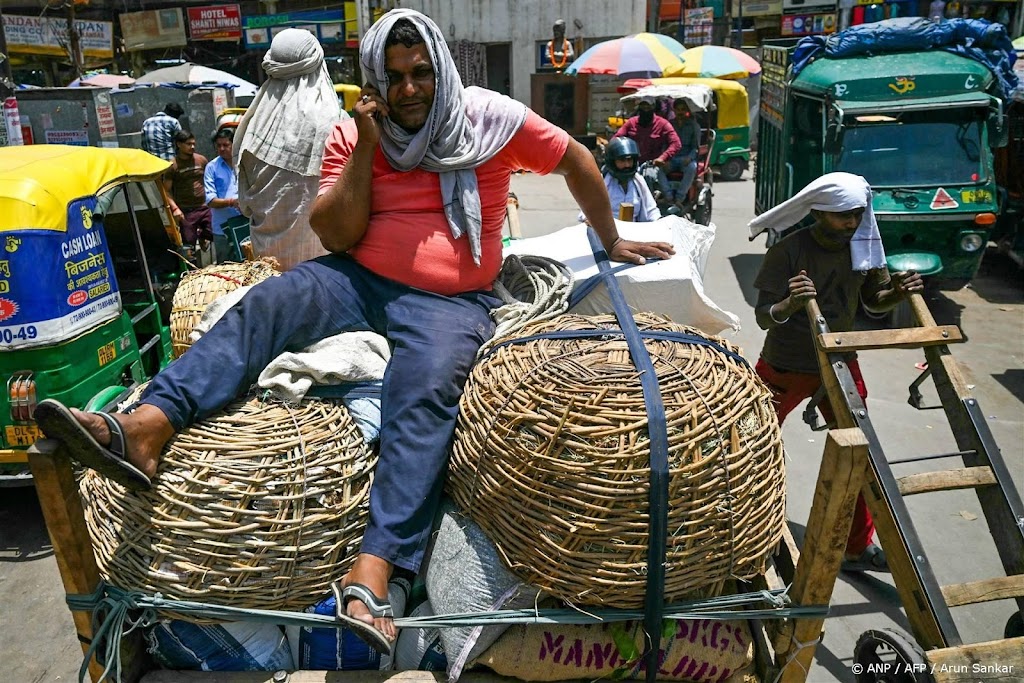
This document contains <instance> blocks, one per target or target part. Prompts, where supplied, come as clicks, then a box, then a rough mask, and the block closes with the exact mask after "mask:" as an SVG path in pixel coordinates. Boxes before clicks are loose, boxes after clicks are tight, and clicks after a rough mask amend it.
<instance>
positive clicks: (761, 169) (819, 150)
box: [755, 19, 1016, 289]
mask: <svg viewBox="0 0 1024 683" xmlns="http://www.w3.org/2000/svg"><path fill="white" fill-rule="evenodd" d="M1014 58H1015V55H1014V54H1013V51H1012V48H1011V47H1010V41H1009V39H1008V38H1007V36H1006V32H1005V29H1004V28H1003V27H1002V26H1000V25H998V24H989V23H988V22H985V21H976V20H951V21H946V22H941V23H939V24H933V23H931V22H927V21H924V20H921V19H902V20H888V21H884V22H878V23H877V24H871V25H865V26H858V27H855V28H853V29H847V30H846V31H842V32H840V33H837V34H835V35H833V36H830V37H828V38H824V37H820V36H815V37H813V38H812V39H803V40H801V41H800V42H799V43H796V42H794V41H768V42H767V43H766V44H765V45H764V49H763V67H764V72H763V74H762V79H761V105H760V107H761V116H760V127H759V131H758V136H759V137H758V140H759V151H758V157H759V158H758V161H757V169H756V173H755V183H756V199H755V210H756V212H757V213H761V212H763V211H767V210H768V209H771V208H772V207H774V206H776V205H778V204H779V203H781V202H783V201H785V200H786V199H789V198H790V197H792V196H793V195H794V194H795V193H796V192H798V191H799V190H800V189H801V188H803V187H804V186H805V185H807V183H809V182H810V181H811V180H813V179H815V178H817V177H819V176H821V175H823V174H825V173H829V172H832V171H845V172H848V173H855V174H858V175H861V176H864V177H865V178H866V179H867V180H868V182H869V183H871V185H872V188H873V189H874V198H873V203H872V206H873V208H874V212H875V215H876V216H877V217H878V223H879V229H880V231H881V235H882V240H883V244H884V247H885V252H886V256H887V261H888V265H889V269H890V270H892V271H904V270H909V269H913V270H917V271H918V272H920V273H922V274H923V275H926V276H928V278H929V280H930V281H931V283H932V284H935V285H938V286H940V287H942V288H949V289H955V288H959V287H961V286H963V285H964V284H966V283H967V282H968V281H969V280H970V279H971V278H972V277H973V276H974V274H975V273H976V272H977V269H978V266H979V264H980V262H981V258H982V256H983V254H984V252H985V246H986V244H987V243H988V240H989V237H990V234H991V231H992V230H993V226H994V225H995V223H996V220H997V216H998V213H999V189H998V187H997V182H996V175H995V169H994V156H993V150H994V149H995V148H999V147H1001V146H1003V145H1005V144H1006V134H1007V121H1006V114H1005V106H1004V102H1005V98H1006V96H1007V94H1008V91H1009V89H1010V88H1012V87H1014V86H1015V85H1016V77H1015V76H1014V75H1013V72H1012V65H1013V59H1014ZM785 227H787V226H780V229H782V228H785Z"/></svg>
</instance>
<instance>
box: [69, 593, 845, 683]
mask: <svg viewBox="0 0 1024 683" xmlns="http://www.w3.org/2000/svg"><path fill="white" fill-rule="evenodd" d="M66 600H67V604H68V607H69V608H71V609H72V610H73V611H76V612H83V611H92V612H93V621H92V629H93V639H92V642H91V643H90V644H89V649H88V651H87V652H86V654H85V658H84V660H83V663H82V666H81V668H80V669H79V673H78V680H79V683H84V681H85V680H86V676H88V667H89V662H90V660H91V659H92V658H93V656H96V658H97V661H99V662H100V663H101V664H103V666H104V670H103V674H102V675H101V677H100V678H99V679H98V680H97V681H96V683H101V682H102V681H110V680H114V681H120V680H121V669H122V667H121V642H122V639H123V638H124V636H126V635H128V634H130V633H132V632H133V631H135V630H136V629H138V628H147V627H149V626H152V625H153V624H155V623H156V622H157V621H158V620H159V613H160V612H170V613H173V614H188V615H195V616H198V617H202V618H204V619H213V620H216V621H243V620H244V621H253V622H258V623H271V624H276V625H291V626H299V627H309V628H337V627H338V626H339V624H338V622H337V620H336V619H335V617H333V616H331V615H326V614H314V613H308V612H292V611H284V610H262V609H249V608H243V607H228V606H224V605H213V604H209V603H203V602H197V601H190V600H176V599H172V598H167V597H164V596H163V595H161V594H160V593H156V594H153V595H147V594H145V593H142V592H140V591H127V590H123V589H121V588H118V587H116V586H112V585H110V584H107V583H105V582H103V581H101V582H100V585H99V586H98V587H97V589H96V591H94V592H93V593H91V594H88V595H67V596H66ZM131 612H139V614H138V615H137V616H134V617H133V616H132V615H131V614H130V613H131ZM827 614H828V605H814V606H799V607H794V606H793V605H792V603H791V600H790V598H789V595H788V588H787V589H774V590H760V591H753V592H749V593H740V594H735V595H724V596H718V597H714V598H706V599H703V600H693V601H688V602H683V603H679V604H676V605H668V606H666V607H665V618H666V619H671V620H695V619H717V620H727V619H788V618H794V617H795V618H821V617H825V616H827ZM643 616H644V612H643V611H640V610H626V609H611V608H597V609H591V610H589V611H586V612H584V611H581V610H579V609H572V608H559V609H536V608H534V609H518V610H492V611H490V612H471V613H463V614H447V615H433V616H420V617H401V618H397V619H395V626H396V627H398V628H417V629H422V628H456V627H473V626H489V625H498V624H505V625H512V624H595V623H614V622H621V621H635V620H638V619H641V618H642V617H643ZM803 645H804V646H806V645H810V643H806V644H803ZM111 676H113V678H111Z"/></svg>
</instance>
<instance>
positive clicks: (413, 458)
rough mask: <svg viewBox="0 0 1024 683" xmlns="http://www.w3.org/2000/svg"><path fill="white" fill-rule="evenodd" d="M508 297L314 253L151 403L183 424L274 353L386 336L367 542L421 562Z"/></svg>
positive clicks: (265, 286)
mask: <svg viewBox="0 0 1024 683" xmlns="http://www.w3.org/2000/svg"><path fill="white" fill-rule="evenodd" d="M500 303H501V302H500V301H499V300H498V299H496V298H494V297H492V296H490V295H488V294H485V293H480V292H474V293H469V294H464V295H461V296H457V297H447V296H441V295H439V294H432V293H430V292H424V291H422V290H416V289H412V288H410V287H406V286H404V285H401V284H398V283H396V282H393V281H390V280H386V279H384V278H381V277H378V276H376V275H374V274H372V273H370V272H369V271H367V270H366V269H365V268H363V267H362V266H360V265H358V264H356V263H355V262H354V261H353V260H352V259H350V258H348V257H345V256H340V257H339V256H324V257H321V258H319V259H315V260H313V261H306V262H305V263H302V264H299V265H298V266H296V267H295V268H294V269H292V270H290V271H288V272H287V273H285V274H284V275H282V276H281V277H277V278H271V279H269V280H266V281H264V282H262V283H260V284H259V285H256V286H255V287H253V288H252V290H251V291H250V292H249V293H248V294H247V295H246V296H245V297H244V298H243V299H242V300H241V301H240V302H239V303H238V304H237V305H235V306H234V307H232V308H231V309H230V310H229V311H228V312H227V313H225V314H224V317H223V318H221V320H220V321H219V322H218V323H217V324H216V325H214V327H213V329H211V330H210V331H209V332H208V333H206V334H205V335H204V336H203V337H202V338H201V339H200V340H199V341H198V342H196V344H195V345H193V346H192V348H190V349H189V351H188V353H186V354H185V355H184V356H182V357H181V358H180V359H178V360H177V361H175V362H173V363H172V364H171V365H170V366H168V367H167V368H166V369H165V370H164V371H163V372H161V373H160V374H158V375H157V376H156V377H155V378H154V379H153V382H152V383H151V384H150V386H149V388H148V389H147V391H146V393H145V394H144V395H143V397H142V399H141V402H142V403H149V404H152V405H155V406H157V407H158V408H160V409H161V410H162V411H163V412H164V414H166V415H167V417H168V419H170V421H171V424H172V425H174V427H175V428H176V429H178V430H180V429H183V428H184V427H185V426H187V425H189V424H192V423H193V422H195V421H197V420H202V419H203V418H205V417H208V416H209V415H211V414H213V413H215V412H217V411H218V410H220V409H221V408H223V407H224V406H225V405H226V404H227V403H228V402H230V401H231V400H233V399H234V398H235V397H236V396H237V395H239V394H240V393H242V392H244V391H246V390H247V389H248V388H249V387H250V386H251V385H252V384H253V383H254V382H255V381H256V379H257V378H258V377H259V373H260V372H262V371H263V368H265V367H266V366H267V364H268V363H269V362H270V361H271V360H273V359H274V358H276V357H277V356H278V355H279V354H281V353H282V352H283V351H286V350H299V349H302V348H304V347H306V346H308V345H309V344H312V343H313V342H315V341H319V340H320V339H323V338H325V337H329V336H331V335H334V334H338V333H339V332H346V331H353V330H373V331H375V332H377V333H378V334H382V335H384V336H385V337H387V339H388V341H389V342H390V343H391V346H392V357H391V362H390V363H389V364H388V369H387V371H386V373H385V375H384V382H383V387H382V397H381V423H382V424H381V442H380V459H379V461H378V463H377V469H376V472H375V477H374V483H373V487H372V488H371V491H370V520H369V523H368V525H367V528H366V532H365V533H364V536H363V544H362V547H361V552H367V553H371V554H373V555H376V556H378V557H382V558H384V559H386V560H388V561H389V562H392V563H393V564H396V565H398V566H400V567H404V568H406V569H410V570H412V571H417V570H418V569H419V566H420V563H421V562H422V559H423V552H424V550H425V548H426V544H427V540H428V539H429V536H430V528H431V524H432V522H433V519H434V514H435V512H436V511H437V507H438V505H439V502H440V496H441V491H442V488H443V482H444V475H445V471H446V468H447V464H448V446H449V442H450V440H451V437H452V434H453V432H454V431H455V421H456V418H457V417H458V406H459V399H460V398H461V397H462V392H463V389H464V386H465V383H466V378H467V377H468V376H469V372H470V369H471V368H472V367H473V363H474V362H475V358H476V353H477V350H478V349H479V348H480V346H481V345H482V344H483V343H484V341H486V340H487V339H489V338H490V337H491V335H492V334H493V331H494V324H493V322H492V321H491V318H490V310H491V308H493V307H495V306H497V305H500Z"/></svg>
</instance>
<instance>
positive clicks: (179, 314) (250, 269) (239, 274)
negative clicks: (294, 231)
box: [171, 260, 281, 358]
mask: <svg viewBox="0 0 1024 683" xmlns="http://www.w3.org/2000/svg"><path fill="white" fill-rule="evenodd" d="M280 274H281V273H279V272H277V271H276V270H275V269H274V266H273V264H272V262H271V261H269V260H261V261H246V262H245V263H222V264H220V265H216V266H207V267H206V268H202V269H200V270H190V271H189V272H187V273H185V274H184V275H183V276H182V278H181V282H180V283H178V289H177V290H176V291H175V292H174V301H173V303H172V307H171V349H172V353H173V354H174V357H175V358H177V357H179V356H180V355H181V354H183V353H185V352H186V351H188V349H189V347H190V346H192V340H191V339H189V335H190V334H192V329H193V328H194V327H195V326H196V324H198V323H199V319H200V318H202V317H203V311H205V310H206V307H207V306H209V305H210V303H211V302H212V301H213V300H215V299H218V298H220V297H222V296H224V295H225V294H227V293H228V292H231V291H234V290H236V289H238V288H239V287H245V286H247V285H255V284H257V283H259V282H263V281H264V280H266V279H267V278H269V277H275V276H277V275H280Z"/></svg>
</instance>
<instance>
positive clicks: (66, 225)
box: [0, 145, 182, 486]
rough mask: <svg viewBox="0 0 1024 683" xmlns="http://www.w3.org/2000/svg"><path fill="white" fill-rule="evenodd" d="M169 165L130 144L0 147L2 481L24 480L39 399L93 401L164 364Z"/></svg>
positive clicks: (173, 279)
mask: <svg viewBox="0 0 1024 683" xmlns="http://www.w3.org/2000/svg"><path fill="white" fill-rule="evenodd" d="M169 166H170V163H169V162H167V161H164V160H162V159H159V158H157V157H155V156H153V155H151V154H149V153H147V152H143V151H142V150H138V149H101V148H97V147H76V146H69V145H30V146H25V147H6V148H0V246H2V249H3V251H2V253H0V381H2V382H5V383H6V386H7V391H6V393H4V394H0V486H17V485H22V484H31V483H32V479H31V477H30V476H29V474H28V468H27V457H26V453H27V450H28V447H29V446H31V445H32V443H33V442H35V441H36V439H38V438H40V436H41V434H40V432H39V427H38V426H37V425H36V423H35V420H34V419H33V413H34V411H35V407H36V405H37V404H38V402H39V401H42V400H43V399H46V398H52V399H56V400H58V401H61V402H62V403H64V404H66V405H68V406H74V407H76V408H81V409H85V410H99V409H102V408H103V407H104V406H107V405H109V404H111V403H113V402H116V401H117V400H119V398H121V397H123V396H124V395H125V394H126V393H127V392H128V391H129V390H130V389H131V388H133V387H135V386H137V385H138V384H139V383H141V382H144V381H146V380H148V379H149V378H151V377H152V376H153V375H155V374H156V373H157V372H158V371H159V370H160V368H162V367H163V366H165V365H166V364H167V363H168V362H170V360H171V337H170V331H169V328H168V322H169V317H170V312H171V298H172V296H173V294H174V289H175V288H176V287H177V283H178V277H179V275H180V274H181V271H182V261H181V259H180V258H179V257H178V256H177V255H176V254H175V251H174V250H175V249H176V248H178V247H180V246H181V238H180V236H179V234H178V229H177V226H176V225H175V224H174V219H173V218H172V217H171V212H170V210H169V209H168V202H167V196H166V193H165V190H164V186H163V182H162V181H161V176H162V174H163V173H164V172H165V171H166V170H167V169H168V167H169Z"/></svg>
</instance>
